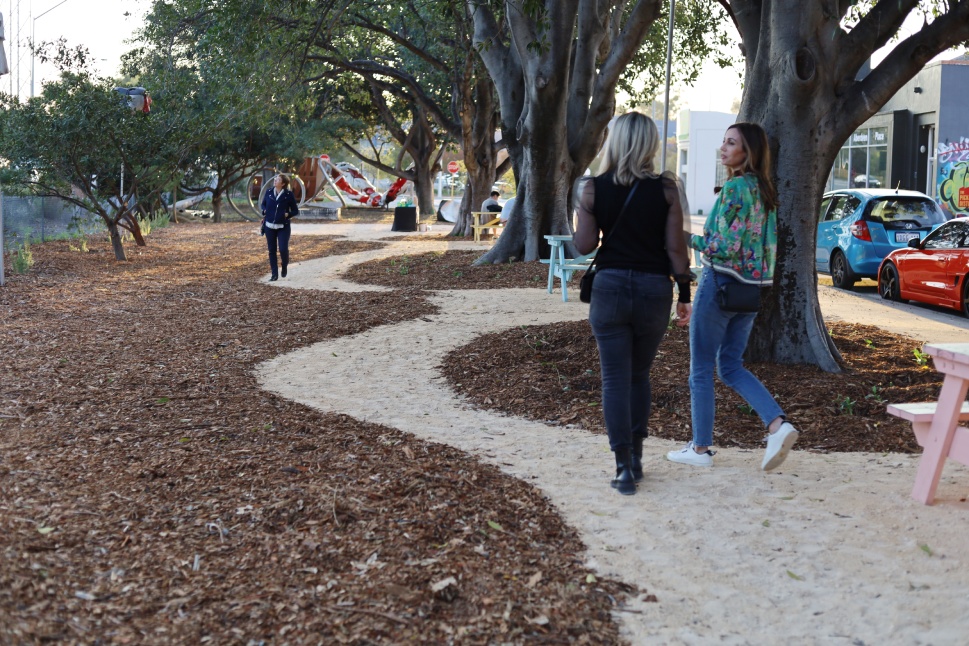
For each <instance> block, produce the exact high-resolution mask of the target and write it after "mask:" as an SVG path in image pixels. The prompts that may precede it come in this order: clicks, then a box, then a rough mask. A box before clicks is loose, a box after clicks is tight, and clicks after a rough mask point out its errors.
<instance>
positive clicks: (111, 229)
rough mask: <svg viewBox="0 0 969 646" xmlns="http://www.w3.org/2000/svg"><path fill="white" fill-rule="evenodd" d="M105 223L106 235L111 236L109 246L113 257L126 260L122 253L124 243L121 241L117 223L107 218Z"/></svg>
mask: <svg viewBox="0 0 969 646" xmlns="http://www.w3.org/2000/svg"><path fill="white" fill-rule="evenodd" d="M107 225H108V235H109V236H110V237H111V248H112V249H114V259H115V260H128V257H127V256H126V255H125V253H124V244H123V243H122V242H121V231H120V230H119V229H118V224H117V223H116V222H113V221H111V220H108V221H107Z"/></svg>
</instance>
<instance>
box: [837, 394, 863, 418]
mask: <svg viewBox="0 0 969 646" xmlns="http://www.w3.org/2000/svg"><path fill="white" fill-rule="evenodd" d="M857 403H858V402H856V401H855V400H853V399H852V398H851V397H849V396H848V395H845V396H844V397H842V398H841V399H839V400H838V409H839V410H841V414H842V415H854V414H855V404H857Z"/></svg>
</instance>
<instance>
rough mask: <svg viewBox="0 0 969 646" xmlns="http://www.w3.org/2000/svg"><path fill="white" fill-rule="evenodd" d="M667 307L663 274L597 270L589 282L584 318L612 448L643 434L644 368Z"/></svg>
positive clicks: (648, 400) (668, 287)
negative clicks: (596, 355) (599, 374)
mask: <svg viewBox="0 0 969 646" xmlns="http://www.w3.org/2000/svg"><path fill="white" fill-rule="evenodd" d="M672 309H673V282H672V281H671V280H670V277H669V276H664V275H661V274H647V273H644V272H641V271H632V270H629V269H602V270H600V271H599V272H597V273H596V280H595V282H594V283H593V285H592V303H591V304H590V307H589V323H591V325H592V331H593V333H594V334H595V337H596V343H597V344H598V346H599V365H600V367H601V370H602V415H603V417H604V418H605V422H606V431H607V432H608V433H609V447H610V448H611V449H612V450H613V451H615V450H617V449H620V448H624V447H628V446H630V445H632V441H633V437H642V438H645V437H646V436H647V435H648V428H649V414H650V409H651V406H652V394H651V392H650V386H649V369H650V367H651V366H652V365H653V359H654V358H655V357H656V351H657V350H658V349H659V344H660V342H661V341H662V340H663V336H664V335H665V334H666V329H667V327H668V326H669V322H670V314H671V312H672Z"/></svg>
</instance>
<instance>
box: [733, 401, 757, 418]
mask: <svg viewBox="0 0 969 646" xmlns="http://www.w3.org/2000/svg"><path fill="white" fill-rule="evenodd" d="M737 408H739V409H740V412H741V413H743V414H744V415H756V414H757V411H755V410H754V407H753V406H751V405H750V404H748V403H747V402H744V403H743V404H740V405H739V406H737Z"/></svg>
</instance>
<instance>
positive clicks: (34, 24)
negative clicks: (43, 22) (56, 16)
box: [18, 0, 67, 99]
mask: <svg viewBox="0 0 969 646" xmlns="http://www.w3.org/2000/svg"><path fill="white" fill-rule="evenodd" d="M65 2H67V0H61V1H60V2H58V3H57V4H55V5H54V6H53V7H51V8H50V9H48V10H47V11H45V12H44V13H42V14H40V15H39V16H37V17H36V18H34V19H33V22H32V23H31V25H30V98H31V99H32V98H34V58H35V56H34V50H35V49H37V41H36V39H35V38H34V34H35V32H36V31H37V21H38V20H40V19H41V18H43V17H44V16H45V15H46V14H49V13H50V12H51V11H53V10H54V9H57V8H58V7H59V6H61V5H62V4H64V3H65ZM31 13H33V2H31ZM18 67H19V66H18Z"/></svg>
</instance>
